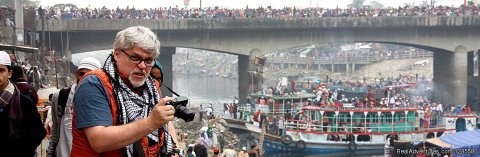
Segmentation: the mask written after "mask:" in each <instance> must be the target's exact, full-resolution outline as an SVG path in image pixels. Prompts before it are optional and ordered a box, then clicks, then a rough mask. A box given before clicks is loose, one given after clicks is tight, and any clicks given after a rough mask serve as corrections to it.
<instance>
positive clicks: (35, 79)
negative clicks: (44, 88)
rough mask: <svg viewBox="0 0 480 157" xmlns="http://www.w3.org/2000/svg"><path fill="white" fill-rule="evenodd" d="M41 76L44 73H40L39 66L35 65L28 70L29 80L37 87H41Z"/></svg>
mask: <svg viewBox="0 0 480 157" xmlns="http://www.w3.org/2000/svg"><path fill="white" fill-rule="evenodd" d="M41 78H42V74H40V70H39V68H38V67H37V66H33V68H32V69H31V70H30V71H29V72H28V81H29V82H30V84H32V85H33V86H34V87H35V89H40V85H41Z"/></svg>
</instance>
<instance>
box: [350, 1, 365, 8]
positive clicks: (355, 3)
mask: <svg viewBox="0 0 480 157" xmlns="http://www.w3.org/2000/svg"><path fill="white" fill-rule="evenodd" d="M363 3H365V0H352V3H351V4H349V5H348V7H351V8H361V7H363Z"/></svg>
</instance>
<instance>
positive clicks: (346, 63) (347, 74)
mask: <svg viewBox="0 0 480 157" xmlns="http://www.w3.org/2000/svg"><path fill="white" fill-rule="evenodd" d="M345 76H350V64H348V61H347V62H345Z"/></svg>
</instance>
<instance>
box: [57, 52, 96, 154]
mask: <svg viewBox="0 0 480 157" xmlns="http://www.w3.org/2000/svg"><path fill="white" fill-rule="evenodd" d="M101 66H102V64H101V63H100V62H99V61H98V60H97V59H95V58H93V57H86V58H83V59H82V60H81V61H80V63H79V65H78V68H77V72H76V73H75V77H76V78H77V82H76V83H75V84H73V85H72V86H71V87H70V88H65V89H62V90H60V91H57V92H55V93H53V97H52V100H53V101H52V108H51V110H52V112H53V113H54V114H53V115H52V128H51V132H50V135H51V138H50V144H49V145H48V148H47V156H48V157H50V156H56V157H69V156H70V151H71V149H72V118H73V114H72V113H73V103H72V102H73V98H74V96H75V91H76V87H77V84H78V83H79V81H80V79H81V78H82V77H83V76H84V75H85V74H86V73H87V72H90V71H92V70H96V69H99V68H101Z"/></svg>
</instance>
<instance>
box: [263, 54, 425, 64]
mask: <svg viewBox="0 0 480 157" xmlns="http://www.w3.org/2000/svg"><path fill="white" fill-rule="evenodd" d="M427 57H433V53H431V52H422V53H411V54H410V53H407V54H404V53H402V54H398V55H390V56H387V55H383V56H381V55H360V56H327V57H319V58H317V57H297V56H295V57H268V59H267V62H269V63H297V64H335V63H347V62H348V63H364V64H368V63H371V62H376V61H382V60H389V59H413V58H427Z"/></svg>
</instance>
